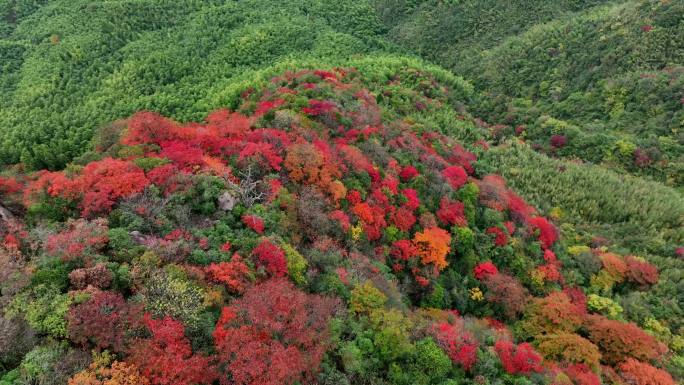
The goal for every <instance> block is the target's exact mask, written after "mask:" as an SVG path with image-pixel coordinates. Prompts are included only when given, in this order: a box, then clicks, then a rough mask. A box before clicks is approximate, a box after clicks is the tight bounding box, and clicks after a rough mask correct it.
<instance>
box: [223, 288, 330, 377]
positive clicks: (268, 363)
mask: <svg viewBox="0 0 684 385" xmlns="http://www.w3.org/2000/svg"><path fill="white" fill-rule="evenodd" d="M336 306H337V301H336V300H333V299H330V298H326V297H321V296H317V295H309V294H306V293H304V292H302V291H300V290H298V289H297V288H296V287H295V286H294V285H293V284H291V283H290V282H288V281H287V280H285V279H274V280H268V281H266V282H263V283H261V284H259V285H256V286H253V287H251V288H249V289H248V290H247V291H246V292H245V295H244V296H243V297H242V298H240V299H239V300H237V301H235V302H233V303H232V304H231V306H229V307H225V308H224V309H223V311H222V313H221V317H220V319H219V321H218V323H217V324H216V329H215V330H214V341H215V344H216V350H217V354H218V357H219V360H220V362H221V363H222V364H223V365H225V370H226V372H227V373H225V374H224V375H223V376H222V378H221V383H222V384H236V385H248V384H249V385H283V384H285V385H288V384H294V383H296V382H302V383H306V384H308V383H312V382H313V380H314V375H315V374H316V372H317V371H318V367H319V365H320V363H321V360H322V359H323V354H324V353H325V351H326V350H327V348H328V346H329V342H328V340H329V332H330V331H329V325H328V321H329V319H330V317H331V315H332V313H333V311H334V310H335V308H336Z"/></svg>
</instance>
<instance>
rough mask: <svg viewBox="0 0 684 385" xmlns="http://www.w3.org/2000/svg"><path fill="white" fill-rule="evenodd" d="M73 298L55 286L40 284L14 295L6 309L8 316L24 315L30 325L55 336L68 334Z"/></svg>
mask: <svg viewBox="0 0 684 385" xmlns="http://www.w3.org/2000/svg"><path fill="white" fill-rule="evenodd" d="M69 305H71V298H70V297H69V295H67V294H62V293H61V292H60V290H59V289H58V288H56V287H54V286H47V285H45V284H40V285H38V286H35V287H33V288H32V289H30V290H28V291H26V292H24V293H22V294H20V295H17V296H16V297H14V299H13V300H12V302H11V303H10V305H9V306H8V308H7V309H6V311H5V315H6V316H8V317H15V316H19V315H22V316H23V317H24V318H25V319H26V322H28V324H29V326H31V327H32V328H33V329H35V330H36V331H38V332H40V333H45V334H49V335H51V336H53V337H56V338H59V337H66V336H67V321H66V319H65V315H66V313H67V312H68V311H69Z"/></svg>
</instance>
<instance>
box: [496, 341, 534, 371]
mask: <svg viewBox="0 0 684 385" xmlns="http://www.w3.org/2000/svg"><path fill="white" fill-rule="evenodd" d="M494 350H496V354H497V355H498V356H499V359H500V360H501V364H502V365H503V368H504V370H505V371H506V372H508V373H510V374H530V373H535V372H541V371H542V365H541V362H542V357H541V356H540V355H539V353H537V352H536V351H535V350H534V348H532V346H531V345H530V344H528V343H526V342H525V343H522V344H519V345H517V346H516V345H515V344H513V343H512V342H510V341H508V340H499V341H497V342H496V344H494Z"/></svg>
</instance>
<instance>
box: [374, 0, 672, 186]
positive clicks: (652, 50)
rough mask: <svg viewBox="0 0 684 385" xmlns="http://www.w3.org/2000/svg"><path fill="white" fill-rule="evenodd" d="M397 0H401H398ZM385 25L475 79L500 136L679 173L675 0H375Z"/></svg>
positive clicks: (484, 112)
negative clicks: (416, 0)
mask: <svg viewBox="0 0 684 385" xmlns="http://www.w3.org/2000/svg"><path fill="white" fill-rule="evenodd" d="M399 3H400V2H399ZM378 8H379V9H380V10H381V12H385V13H384V14H381V16H383V20H384V21H385V23H386V24H387V25H388V26H389V27H391V30H390V31H389V32H388V36H389V37H390V39H391V40H392V41H395V42H397V43H398V44H401V45H402V46H405V47H407V48H409V49H411V50H413V51H415V52H417V53H419V54H421V55H422V56H424V57H426V58H429V59H431V60H434V61H435V62H437V63H439V64H441V65H444V66H445V67H447V68H449V69H452V70H453V71H454V72H456V73H458V74H461V75H463V76H464V77H465V78H466V79H468V80H470V81H471V82H473V84H474V85H475V86H476V88H477V90H478V92H480V93H481V97H480V98H479V100H478V103H476V104H474V105H473V108H474V110H476V111H477V115H478V116H480V117H482V118H484V119H485V120H487V121H488V122H490V123H496V124H501V125H504V126H502V127H497V128H496V132H494V133H493V136H494V137H495V138H499V137H501V136H505V137H511V136H517V137H521V138H524V139H525V140H527V141H528V142H530V144H531V145H532V146H533V147H534V148H535V149H537V150H539V151H542V152H544V153H547V154H550V155H553V156H561V157H568V158H579V159H582V160H584V161H588V162H592V163H601V164H604V165H605V166H607V167H610V168H613V169H616V170H618V171H620V172H628V173H633V174H637V175H643V176H649V177H652V178H654V179H656V180H659V181H662V182H665V183H667V184H668V185H673V186H679V187H681V186H682V184H683V183H684V179H682V178H684V158H683V156H684V147H682V142H683V141H684V139H683V135H684V67H682V63H684V39H682V36H684V3H682V2H681V1H660V0H658V1H621V2H602V1H554V2H546V1H532V2H530V1H512V2H498V1H454V2H448V1H426V2H422V3H421V4H420V5H417V4H414V3H410V4H409V3H408V2H407V3H405V4H403V5H398V4H397V3H396V2H393V1H387V2H382V1H380V2H378Z"/></svg>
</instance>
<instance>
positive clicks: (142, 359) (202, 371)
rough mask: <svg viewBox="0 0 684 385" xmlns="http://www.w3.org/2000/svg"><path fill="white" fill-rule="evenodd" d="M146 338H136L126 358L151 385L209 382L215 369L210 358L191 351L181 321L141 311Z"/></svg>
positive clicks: (215, 376) (181, 384)
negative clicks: (147, 333)
mask: <svg viewBox="0 0 684 385" xmlns="http://www.w3.org/2000/svg"><path fill="white" fill-rule="evenodd" d="M145 326H147V328H148V329H149V330H150V333H152V337H151V338H150V339H140V340H138V341H137V342H136V343H135V344H134V345H133V346H132V347H131V349H130V351H129V358H128V361H129V362H131V363H133V364H134V365H136V366H137V367H138V368H139V369H140V373H142V375H143V376H145V377H147V378H149V379H150V383H151V384H153V385H197V384H211V383H212V382H213V381H214V380H215V379H216V378H217V377H218V373H217V372H216V369H215V367H214V365H213V363H212V361H211V359H210V358H208V357H205V356H203V355H200V354H193V352H192V347H191V345H190V341H189V340H188V338H187V337H186V336H185V330H184V328H183V324H182V323H180V322H179V321H176V320H174V319H172V318H170V317H166V318H164V319H161V320H155V319H152V317H150V315H149V314H146V315H145Z"/></svg>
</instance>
